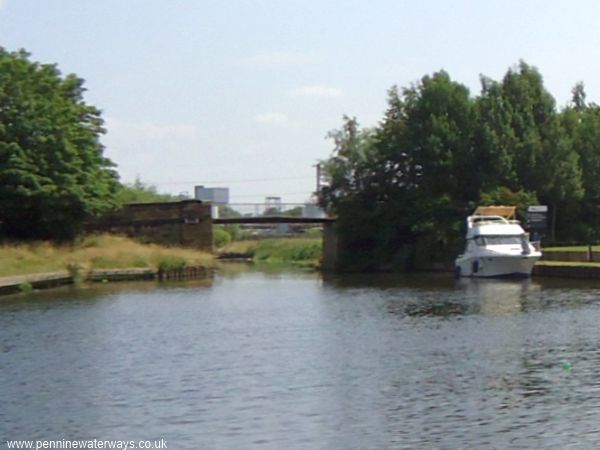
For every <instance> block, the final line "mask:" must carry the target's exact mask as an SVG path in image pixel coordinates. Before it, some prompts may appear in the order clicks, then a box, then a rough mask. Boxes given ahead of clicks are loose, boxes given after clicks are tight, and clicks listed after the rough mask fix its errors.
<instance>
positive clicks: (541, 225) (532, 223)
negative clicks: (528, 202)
mask: <svg viewBox="0 0 600 450" xmlns="http://www.w3.org/2000/svg"><path fill="white" fill-rule="evenodd" d="M527 228H529V229H530V230H531V231H537V232H538V233H545V232H546V229H547V228H548V207H547V206H546V205H534V206H529V207H528V208H527Z"/></svg>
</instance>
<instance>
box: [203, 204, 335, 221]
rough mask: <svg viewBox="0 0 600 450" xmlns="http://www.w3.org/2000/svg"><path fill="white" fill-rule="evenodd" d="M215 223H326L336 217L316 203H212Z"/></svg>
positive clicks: (212, 214)
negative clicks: (332, 216) (328, 215)
mask: <svg viewBox="0 0 600 450" xmlns="http://www.w3.org/2000/svg"><path fill="white" fill-rule="evenodd" d="M211 216H212V223H213V224H222V225H226V224H247V225H253V224H257V225H259V224H260V225H263V224H285V223H287V224H308V225H310V224H315V225H319V224H325V223H331V222H334V221H335V219H333V218H331V217H327V216H326V214H325V212H324V211H323V210H322V209H321V208H320V207H319V206H318V205H316V204H314V203H230V204H227V205H212V208H211Z"/></svg>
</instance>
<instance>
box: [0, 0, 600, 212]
mask: <svg viewBox="0 0 600 450" xmlns="http://www.w3.org/2000/svg"><path fill="white" fill-rule="evenodd" d="M599 18H600V2H598V1H597V0H588V1H584V0H570V1H554V0H544V1H527V0H519V1H516V0H504V1H495V0H486V1H482V0H476V1H472V0H453V1H433V0H420V1H415V0H412V1H403V0H396V1H393V0H387V1H381V0H369V1H366V0H362V1H353V0H344V1H338V0H335V1H327V0H315V1H313V0H302V1H295V0H287V1H286V0H279V1H275V0H254V1H237V0H225V1H218V0H214V1H204V0H0V45H1V46H3V47H5V48H6V49H8V50H17V49H19V48H24V49H26V50H28V51H29V52H30V53H32V59H33V60H36V61H40V62H43V63H57V64H58V66H59V69H60V70H61V71H62V72H63V73H65V74H66V73H75V74H77V75H78V76H80V77H82V78H84V79H85V80H86V87H87V89H88V92H87V93H86V100H87V101H88V102H89V103H91V104H93V105H95V106H97V107H99V108H100V109H101V110H102V111H103V117H104V119H105V120H106V127H107V129H108V134H107V135H106V136H105V137H104V138H103V142H104V144H105V146H106V155H107V156H108V157H109V158H110V159H112V160H113V161H114V162H115V163H116V164H117V165H118V167H117V169H118V171H119V173H120V175H121V179H122V180H123V181H124V182H132V181H133V180H134V179H135V178H136V176H139V177H140V178H141V179H142V181H145V182H148V183H151V184H154V185H156V186H157V188H158V189H159V191H163V192H171V193H179V192H188V193H189V194H193V186H194V185H195V184H204V185H207V186H218V187H221V186H229V187H230V188H231V195H232V201H235V202H252V201H261V200H263V199H264V197H265V196H277V195H279V196H281V197H282V198H283V201H284V202H301V201H304V200H306V199H308V198H309V197H310V193H311V192H312V191H313V190H314V186H315V175H314V173H315V169H314V167H313V165H314V164H315V163H316V162H317V161H318V160H320V159H325V158H327V157H328V156H329V155H330V154H331V151H332V143H331V141H329V140H327V139H326V138H325V137H326V134H327V132H328V131H330V130H332V129H334V128H338V127H339V126H340V125H341V123H342V116H343V115H344V114H346V115H349V116H356V117H357V118H358V120H359V122H360V123H361V124H362V125H364V126H371V125H374V124H376V123H377V121H378V120H379V119H380V118H381V117H382V114H383V112H384V110H385V107H386V95H387V94H386V92H387V90H388V89H389V88H390V87H391V86H393V85H398V86H400V87H403V86H409V85H410V84H411V83H413V82H415V81H417V80H418V79H419V78H421V77H422V76H423V75H426V74H431V73H432V72H435V71H437V70H440V69H444V70H446V71H447V72H448V73H449V74H450V76H451V77H452V78H453V79H454V80H456V81H459V82H461V83H463V84H465V85H466V86H468V87H469V88H470V90H471V93H472V95H477V94H478V92H479V76H480V74H484V75H487V76H489V77H491V78H494V79H500V78H502V76H503V75H504V74H505V73H506V71H507V69H508V68H509V67H511V66H514V65H515V64H516V63H518V61H519V60H520V59H523V60H525V61H526V62H527V63H528V64H531V65H534V66H536V67H537V68H538V69H539V70H540V72H541V73H542V75H543V76H544V80H545V84H546V87H547V88H548V90H549V91H550V92H551V93H552V95H554V97H555V99H556V100H557V103H558V105H559V106H564V105H565V104H566V103H567V102H568V101H569V99H570V95H571V94H570V92H571V89H572V87H573V86H574V85H575V83H576V82H578V81H583V82H584V84H585V86H586V91H587V94H588V100H590V101H594V102H596V103H600V58H599V57H598V56H599V53H600V27H599V24H598V20H599ZM261 180H262V181H261Z"/></svg>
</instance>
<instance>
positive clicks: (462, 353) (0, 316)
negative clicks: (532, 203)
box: [0, 269, 600, 450]
mask: <svg viewBox="0 0 600 450" xmlns="http://www.w3.org/2000/svg"><path fill="white" fill-rule="evenodd" d="M94 438H96V439H105V440H108V439H122V440H159V439H161V438H164V439H166V440H167V442H168V448H169V449H180V448H185V449H188V448H189V449H236V450H237V449H258V448H260V449H263V448H264V449H334V450H335V449H340V450H342V449H344V450H345V449H387V448H414V449H421V448H443V449H460V448H469V449H471V448H481V449H485V448H498V449H505V448H532V449H533V448H538V449H539V448H583V449H587V448H596V447H598V446H600V285H598V284H590V283H588V282H583V281H577V282H568V281H556V280H544V281H542V280H526V281H494V280H464V281H460V282H457V281H455V280H453V279H451V278H450V277H449V276H447V275H423V274H420V275H416V276H406V277H392V276H353V277H339V278H332V279H323V278H322V277H321V276H319V275H317V274H306V273H294V272H273V273H267V272H261V271H237V270H234V269H228V270H225V272H222V273H221V274H219V275H217V276H216V277H215V279H214V280H211V281H207V282H193V283H189V284H187V285H177V284H174V285H160V286H157V285H154V284H152V283H147V284H136V285H121V284H119V285H100V286H94V287H89V288H80V289H64V290H59V291H53V292H49V291H47V292H38V293H33V294H28V295H22V296H14V297H10V298H3V299H0V440H1V441H0V448H5V447H3V446H5V442H4V441H5V440H7V439H11V440H12V439H15V440H16V439H55V440H60V439H94Z"/></svg>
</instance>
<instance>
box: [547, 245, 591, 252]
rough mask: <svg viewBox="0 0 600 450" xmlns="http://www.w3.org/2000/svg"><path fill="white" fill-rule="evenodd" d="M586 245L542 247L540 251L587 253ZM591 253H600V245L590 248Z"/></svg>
mask: <svg viewBox="0 0 600 450" xmlns="http://www.w3.org/2000/svg"><path fill="white" fill-rule="evenodd" d="M588 248H589V247H588V246H587V245H577V246H568V247H544V248H542V251H544V252H587V251H588ZM592 251H593V252H600V245H594V246H592Z"/></svg>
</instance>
